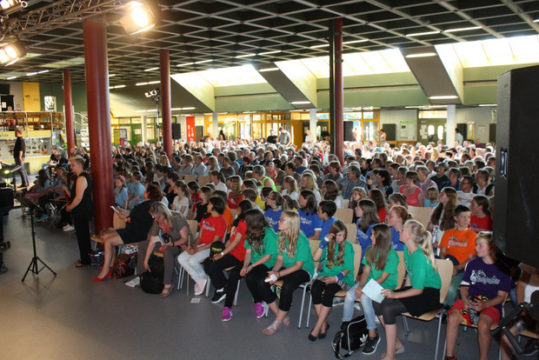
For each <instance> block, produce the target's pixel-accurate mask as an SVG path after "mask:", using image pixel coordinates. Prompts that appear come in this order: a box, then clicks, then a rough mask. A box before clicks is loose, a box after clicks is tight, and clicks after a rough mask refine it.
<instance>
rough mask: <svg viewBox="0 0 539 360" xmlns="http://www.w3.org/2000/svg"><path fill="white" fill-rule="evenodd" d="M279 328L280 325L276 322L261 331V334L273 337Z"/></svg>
mask: <svg viewBox="0 0 539 360" xmlns="http://www.w3.org/2000/svg"><path fill="white" fill-rule="evenodd" d="M279 327H281V323H280V322H279V321H277V320H275V321H274V322H272V323H271V325H270V326H268V327H267V328H265V329H264V330H262V332H263V333H264V334H266V335H273V334H275V333H276V332H277V330H279Z"/></svg>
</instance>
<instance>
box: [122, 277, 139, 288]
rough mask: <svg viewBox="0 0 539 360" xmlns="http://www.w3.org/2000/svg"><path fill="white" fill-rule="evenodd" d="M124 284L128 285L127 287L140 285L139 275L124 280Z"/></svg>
mask: <svg viewBox="0 0 539 360" xmlns="http://www.w3.org/2000/svg"><path fill="white" fill-rule="evenodd" d="M125 286H129V287H132V288H134V287H137V286H140V277H139V276H135V277H134V278H132V279H131V280H129V281H126V282H125Z"/></svg>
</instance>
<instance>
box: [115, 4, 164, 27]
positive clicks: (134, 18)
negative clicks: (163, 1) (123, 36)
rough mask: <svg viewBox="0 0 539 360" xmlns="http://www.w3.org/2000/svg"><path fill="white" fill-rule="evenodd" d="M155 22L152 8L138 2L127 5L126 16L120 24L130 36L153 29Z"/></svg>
mask: <svg viewBox="0 0 539 360" xmlns="http://www.w3.org/2000/svg"><path fill="white" fill-rule="evenodd" d="M155 22H156V19H155V15H154V13H153V11H152V10H151V9H150V7H149V6H148V5H146V4H142V3H140V2H137V1H131V2H130V3H129V4H127V11H126V14H125V15H124V16H123V17H122V18H121V19H120V23H121V24H122V26H123V27H124V29H125V31H126V32H127V33H128V34H130V35H133V34H137V33H140V32H143V31H146V30H149V29H151V28H153V27H154V26H155Z"/></svg>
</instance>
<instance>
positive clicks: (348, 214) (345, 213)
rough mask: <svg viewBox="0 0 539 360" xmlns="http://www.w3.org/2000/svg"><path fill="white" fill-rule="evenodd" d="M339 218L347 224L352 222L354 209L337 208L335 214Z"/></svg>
mask: <svg viewBox="0 0 539 360" xmlns="http://www.w3.org/2000/svg"><path fill="white" fill-rule="evenodd" d="M334 216H335V217H336V218H337V219H339V220H341V221H342V222H343V223H345V224H351V223H352V220H353V219H354V210H353V209H337V212H335V215H334Z"/></svg>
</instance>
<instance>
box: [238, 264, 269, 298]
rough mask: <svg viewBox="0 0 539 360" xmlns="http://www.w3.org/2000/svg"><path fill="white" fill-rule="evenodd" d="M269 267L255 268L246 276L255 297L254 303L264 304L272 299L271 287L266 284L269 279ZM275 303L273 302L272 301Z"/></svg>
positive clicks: (246, 281)
mask: <svg viewBox="0 0 539 360" xmlns="http://www.w3.org/2000/svg"><path fill="white" fill-rule="evenodd" d="M268 271H269V269H268V267H267V266H266V265H264V264H262V265H258V266H255V267H254V268H252V269H251V271H249V273H248V274H247V276H245V283H246V284H247V287H248V288H249V291H250V292H251V295H253V302H255V303H257V302H262V301H264V299H266V298H270V297H271V296H272V294H273V292H272V291H271V287H270V285H269V284H268V283H267V282H264V280H265V279H266V277H268ZM272 301H273V300H272Z"/></svg>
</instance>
